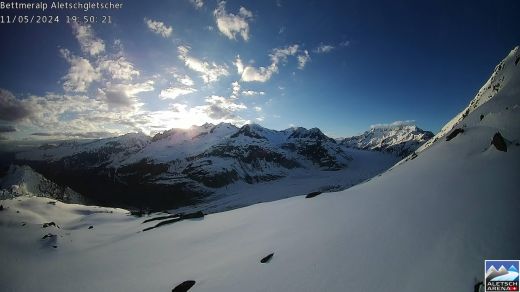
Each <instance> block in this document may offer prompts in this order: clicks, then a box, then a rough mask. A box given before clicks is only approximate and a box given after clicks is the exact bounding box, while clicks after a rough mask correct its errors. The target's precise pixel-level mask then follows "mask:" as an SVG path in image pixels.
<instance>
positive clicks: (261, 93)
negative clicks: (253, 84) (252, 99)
mask: <svg viewBox="0 0 520 292" xmlns="http://www.w3.org/2000/svg"><path fill="white" fill-rule="evenodd" d="M242 95H244V96H255V95H265V92H264V91H254V90H244V91H242Z"/></svg>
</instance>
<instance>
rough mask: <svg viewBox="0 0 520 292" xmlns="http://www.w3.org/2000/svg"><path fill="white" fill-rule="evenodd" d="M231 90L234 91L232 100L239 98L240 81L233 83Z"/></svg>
mask: <svg viewBox="0 0 520 292" xmlns="http://www.w3.org/2000/svg"><path fill="white" fill-rule="evenodd" d="M231 89H232V93H231V96H230V97H231V98H234V99H235V98H238V95H239V94H240V84H239V83H238V81H235V82H233V83H231Z"/></svg>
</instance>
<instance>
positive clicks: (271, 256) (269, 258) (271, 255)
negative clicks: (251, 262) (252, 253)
mask: <svg viewBox="0 0 520 292" xmlns="http://www.w3.org/2000/svg"><path fill="white" fill-rule="evenodd" d="M273 255H274V253H271V254H268V255H267V256H266V257H264V258H263V259H261V260H260V262H261V263H262V264H265V263H268V262H269V261H270V260H271V259H272V258H273Z"/></svg>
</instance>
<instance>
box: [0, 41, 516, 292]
mask: <svg viewBox="0 0 520 292" xmlns="http://www.w3.org/2000/svg"><path fill="white" fill-rule="evenodd" d="M515 60H516V61H515ZM518 60H520V54H519V52H518V48H515V49H514V50H513V51H512V52H511V53H510V54H509V55H508V56H507V57H506V58H505V60H504V61H503V69H502V70H501V73H499V74H497V76H498V78H502V77H503V80H504V82H502V83H501V84H502V85H501V86H500V88H499V90H498V92H497V93H496V94H495V95H494V96H493V97H492V98H490V99H489V100H487V101H486V102H483V103H480V104H479V106H478V107H476V108H474V109H473V110H472V111H471V112H469V113H468V114H467V115H466V116H465V117H464V118H463V119H461V120H460V121H458V122H457V123H454V124H453V125H452V128H453V129H458V128H464V131H463V132H460V131H459V132H457V135H455V136H453V135H451V134H452V133H453V131H449V132H447V133H446V136H451V138H450V139H444V137H442V138H443V139H437V141H436V142H435V143H432V144H431V145H429V146H428V147H426V148H424V149H423V150H422V151H421V152H420V153H419V154H418V155H416V156H415V157H414V158H413V159H408V160H406V161H403V162H402V163H401V164H399V165H398V166H396V167H394V168H392V169H391V170H389V171H387V172H385V173H383V174H381V175H380V176H377V177H375V178H373V179H371V180H370V181H367V182H365V183H362V184H358V185H356V186H354V187H352V188H349V189H347V190H343V191H340V192H335V193H327V194H321V195H319V196H316V197H313V198H305V197H304V196H299V197H292V198H289V199H285V200H280V201H275V202H269V203H264V204H256V205H253V206H249V207H245V208H241V209H235V210H232V211H228V212H222V213H217V214H210V215H207V216H204V217H203V218H201V217H200V216H198V217H197V218H196V219H186V220H181V217H182V216H176V217H174V216H172V217H171V218H174V219H168V218H166V219H165V218H162V219H161V218H160V215H159V214H154V215H153V216H151V217H149V218H147V219H156V220H155V221H150V220H147V221H146V222H144V220H143V218H135V217H131V216H129V215H127V214H125V212H124V211H122V210H118V209H106V208H105V209H103V208H96V207H84V206H79V205H67V204H62V203H57V204H56V205H55V206H52V205H48V204H46V202H45V201H44V200H41V199H40V198H22V199H20V201H19V200H4V201H2V202H1V203H2V204H3V205H4V207H5V209H4V210H3V211H1V212H2V213H1V214H0V233H1V234H2V236H0V251H1V254H2V267H3V268H2V269H0V283H2V284H1V285H2V288H3V290H6V291H34V290H38V291H78V290H89V291H100V290H103V291H104V290H110V291H171V290H172V288H174V287H177V286H179V285H183V284H182V283H185V284H184V286H188V285H189V286H190V287H192V288H191V289H190V290H189V291H190V292H191V291H298V292H301V291H358V290H361V291H377V290H380V291H400V292H412V291H413V292H415V291H423V292H437V291H471V290H473V288H474V286H475V284H476V282H478V281H482V280H483V277H484V273H483V269H482V266H483V265H484V260H485V259H498V258H500V259H518V258H520V250H519V249H518V242H520V234H519V233H518V232H516V230H517V227H518V226H517V225H518V222H519V220H520V212H519V206H520V196H519V195H518V181H519V173H520V163H519V162H520V106H519V105H520V66H518V65H517V64H516V63H519V62H518ZM476 98H479V96H477V97H476ZM472 103H473V102H472ZM481 116H484V117H483V118H481ZM497 133H499V136H497ZM497 137H499V138H497ZM504 145H505V147H504ZM16 211H19V213H17V212H16ZM110 212H112V213H110ZM161 216H164V214H162V215H161ZM491 217H493V218H494V219H490V218H491ZM182 218H185V217H182ZM165 220H173V221H170V222H169V223H170V224H166V223H168V222H167V221H165ZM49 221H55V222H56V223H57V224H58V225H59V226H60V227H61V228H60V229H58V228H54V227H49V228H48V229H43V228H42V223H44V222H49ZM22 222H23V223H22ZM158 222H159V223H160V224H161V225H160V227H158V228H155V229H153V230H148V231H144V232H143V231H142V230H143V229H146V228H149V227H153V226H156V224H157V225H159V223H158ZM174 222H175V223H174ZM23 225H25V226H23ZM90 226H92V228H90ZM89 228H90V229H89ZM50 263H56V264H55V265H54V264H53V265H52V268H50V267H51V265H50ZM57 263H59V264H57ZM27 275H31V277H28V276H27ZM374 275H376V276H374ZM177 291H178V290H177ZM183 291H186V290H183Z"/></svg>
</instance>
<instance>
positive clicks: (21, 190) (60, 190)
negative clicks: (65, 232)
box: [0, 165, 86, 204]
mask: <svg viewBox="0 0 520 292" xmlns="http://www.w3.org/2000/svg"><path fill="white" fill-rule="evenodd" d="M19 196H37V197H47V198H52V199H56V200H59V201H62V202H66V203H78V204H83V203H85V202H86V200H85V198H83V197H82V196H81V195H80V194H78V193H76V192H75V191H73V190H72V189H70V188H69V187H61V186H59V185H57V184H55V183H54V182H52V181H50V180H48V179H46V178H45V177H43V176H42V175H41V174H39V173H37V172H35V171H34V170H33V169H32V168H30V167H29V166H27V165H24V166H19V165H11V166H9V170H8V171H7V174H6V175H5V176H3V177H1V178H0V199H8V198H14V197H19Z"/></svg>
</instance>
